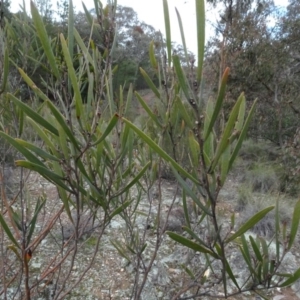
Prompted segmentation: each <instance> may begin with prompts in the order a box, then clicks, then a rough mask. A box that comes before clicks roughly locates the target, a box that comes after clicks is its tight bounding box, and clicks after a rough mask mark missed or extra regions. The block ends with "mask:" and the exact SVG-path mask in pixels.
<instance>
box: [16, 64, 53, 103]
mask: <svg viewBox="0 0 300 300" xmlns="http://www.w3.org/2000/svg"><path fill="white" fill-rule="evenodd" d="M18 71H19V73H20V75H21V76H22V78H23V79H24V81H25V82H26V83H27V85H28V86H29V87H30V88H31V89H32V90H33V91H34V93H35V94H36V95H37V96H38V97H40V98H41V99H42V100H44V101H46V100H49V98H48V97H47V96H46V95H45V94H44V93H43V92H42V90H41V89H39V88H38V87H37V86H36V84H35V83H34V82H33V81H32V80H31V78H30V77H29V76H28V75H27V74H26V73H25V72H24V71H23V70H22V69H21V68H18ZM10 97H11V96H10Z"/></svg>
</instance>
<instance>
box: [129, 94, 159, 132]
mask: <svg viewBox="0 0 300 300" xmlns="http://www.w3.org/2000/svg"><path fill="white" fill-rule="evenodd" d="M134 94H135V96H136V97H137V99H138V101H139V102H140V104H141V105H142V107H143V108H144V110H145V111H146V112H147V114H148V115H149V117H150V118H151V119H152V120H153V121H154V122H155V124H156V125H158V126H159V127H160V128H162V125H161V124H160V122H159V121H158V118H157V116H156V115H155V114H154V113H153V112H152V109H151V108H150V107H149V106H148V104H147V103H146V102H145V101H144V99H143V98H142V97H141V95H140V94H139V93H138V92H134Z"/></svg>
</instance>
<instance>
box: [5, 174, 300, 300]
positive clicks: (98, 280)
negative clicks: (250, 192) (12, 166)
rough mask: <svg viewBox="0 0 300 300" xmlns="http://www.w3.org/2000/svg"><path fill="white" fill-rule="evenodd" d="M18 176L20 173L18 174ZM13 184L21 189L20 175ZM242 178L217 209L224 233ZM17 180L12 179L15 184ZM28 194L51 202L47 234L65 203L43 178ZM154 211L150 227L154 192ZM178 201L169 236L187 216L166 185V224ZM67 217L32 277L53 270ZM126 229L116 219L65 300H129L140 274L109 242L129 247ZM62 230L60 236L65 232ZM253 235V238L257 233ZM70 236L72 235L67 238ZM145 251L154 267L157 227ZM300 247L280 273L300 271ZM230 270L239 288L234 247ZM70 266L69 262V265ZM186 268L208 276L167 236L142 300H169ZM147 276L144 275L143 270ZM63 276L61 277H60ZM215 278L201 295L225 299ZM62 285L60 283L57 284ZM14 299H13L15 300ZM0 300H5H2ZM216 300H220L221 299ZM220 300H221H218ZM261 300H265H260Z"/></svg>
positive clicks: (242, 273) (40, 252)
mask: <svg viewBox="0 0 300 300" xmlns="http://www.w3.org/2000/svg"><path fill="white" fill-rule="evenodd" d="M14 172H17V171H16V170H14ZM11 178H14V180H15V181H16V182H17V183H18V179H17V178H18V175H17V173H15V175H14V176H13V177H11ZM238 178H239V177H237V176H231V178H229V180H228V181H227V184H226V186H225V188H224V189H223V190H222V192H221V194H220V202H219V204H218V217H219V219H220V220H221V222H222V223H223V228H226V226H227V227H228V226H229V220H230V216H231V214H232V213H233V212H234V211H235V209H236V201H237V188H238V186H239V179H238ZM12 180H13V179H12ZM27 187H28V192H29V193H30V195H31V197H32V199H36V197H38V196H40V195H42V194H44V195H45V196H46V197H47V205H46V207H45V209H44V212H43V214H42V215H41V218H40V220H39V221H38V226H39V228H41V229H42V228H43V227H44V226H45V224H46V223H47V222H48V221H49V220H50V217H51V216H52V215H53V213H54V212H55V211H58V210H59V209H60V207H61V201H60V199H59V198H58V194H57V191H56V188H55V187H54V186H53V185H52V184H49V183H48V182H46V181H45V180H43V179H42V178H41V177H40V176H38V175H37V174H34V173H30V174H29V175H28V180H27ZM151 197H152V202H151V205H152V210H151V218H152V223H151V224H152V225H153V222H155V217H154V216H155V215H156V212H157V209H158V204H159V199H158V194H157V191H156V190H155V189H154V190H153V191H152V195H151ZM174 198H175V203H174V208H173V210H172V211H171V214H170V219H169V223H168V225H167V229H168V230H172V231H177V232H179V231H180V230H181V226H182V225H183V224H184V218H183V211H182V208H181V204H182V199H181V196H180V193H178V192H177V191H176V184H175V183H174V182H172V181H167V180H163V182H162V197H161V199H162V201H163V206H162V207H163V211H164V212H165V213H163V214H162V220H164V218H165V214H166V212H167V211H168V208H169V207H170V205H171V204H172V202H173V200H174ZM149 205H150V204H149V199H148V198H147V197H146V196H145V197H143V199H142V201H141V202H140V205H139V210H140V212H142V213H144V214H142V213H141V214H140V215H139V217H138V218H137V221H136V226H137V230H139V231H140V232H142V231H143V230H144V229H145V222H146V217H145V215H146V214H148V211H149ZM236 215H237V221H236V223H237V224H241V223H243V222H244V220H245V215H244V214H243V212H242V211H241V212H238V213H237V214H236ZM68 222H69V221H68V217H67V216H66V215H64V214H62V216H61V218H60V222H59V224H56V226H55V227H54V228H53V230H52V231H51V233H50V234H49V235H48V236H47V237H46V238H45V239H44V240H43V241H42V243H41V244H40V246H39V247H38V248H37V249H36V250H35V251H34V253H33V256H32V259H31V261H30V270H31V272H32V275H31V276H32V277H35V276H40V274H42V273H43V270H44V268H45V266H47V265H48V264H49V262H50V261H51V259H52V258H53V257H54V256H55V254H56V252H57V251H58V249H60V247H61V245H62V244H63V243H64V237H63V235H64V232H66V229H67V228H68V226H69V223H68ZM125 227H126V223H125V222H124V220H123V219H122V218H121V217H119V216H117V217H116V218H114V220H113V221H112V222H111V223H110V224H109V226H108V227H107V228H106V229H105V231H104V234H103V236H102V239H101V243H100V247H99V250H98V251H97V253H96V258H95V260H94V263H93V264H92V267H91V268H90V270H89V271H88V273H87V274H86V277H85V280H83V281H82V282H81V283H80V284H79V285H77V287H76V288H74V289H73V290H72V292H71V294H70V295H69V296H66V297H65V299H86V300H87V299H103V300H104V299H116V300H117V299H120V300H121V299H131V298H132V288H133V283H134V275H135V274H136V269H135V265H134V263H133V262H132V263H130V262H128V260H126V259H124V258H122V257H121V256H120V255H119V253H118V251H117V250H116V248H115V247H114V246H113V245H112V243H111V241H118V242H119V243H120V244H121V245H125V242H126V240H125V239H126V237H125ZM62 228H63V229H64V230H61V229H62ZM100 230H101V228H96V229H95V230H94V232H93V233H92V234H91V235H89V236H86V237H85V238H84V239H82V240H81V241H80V243H79V247H78V255H77V258H76V261H75V264H74V267H73V269H72V276H71V277H72V279H71V281H73V282H74V281H75V280H76V279H78V277H79V276H80V274H81V270H83V269H84V267H85V266H87V265H88V264H89V263H90V261H91V256H92V255H93V253H94V249H95V244H96V239H95V236H97V234H99V232H100ZM197 230H199V232H202V233H203V232H204V231H207V228H205V225H202V223H201V225H200V227H199V228H198V229H197ZM253 234H254V233H253ZM69 236H70V235H69ZM146 240H147V248H146V250H145V252H144V258H145V264H146V267H147V264H148V263H149V262H150V260H151V258H152V255H153V253H154V251H155V247H156V234H155V226H154V227H153V226H150V227H149V228H148V229H147V231H146ZM298 246H299V243H298V241H297V244H296V246H295V247H294V248H293V249H292V252H291V253H289V254H288V255H287V256H286V258H285V260H284V263H283V267H282V272H293V271H295V270H296V269H297V268H298V267H299V266H300V253H299V250H298V249H299V248H298ZM228 253H229V256H228V257H229V259H228V260H229V264H230V265H231V266H232V268H233V273H234V274H235V275H236V276H237V281H238V282H239V283H240V282H242V280H243V279H244V278H246V276H247V270H246V266H245V263H244V260H243V258H242V256H241V254H240V252H239V251H238V247H237V246H236V245H235V244H232V245H231V246H230V247H229V249H228ZM68 263H70V262H68V261H66V264H68ZM186 264H188V266H189V268H190V269H191V270H196V269H198V270H201V269H202V270H204V271H205V270H206V266H205V259H204V257H203V256H202V255H199V254H197V253H194V252H193V251H191V250H187V249H186V248H184V247H181V246H180V245H178V244H175V243H174V242H173V241H172V240H171V239H170V238H169V237H168V236H167V235H166V236H164V238H163V240H162V244H161V246H160V248H159V251H158V254H157V257H156V258H155V260H154V263H153V267H152V269H151V271H150V274H149V276H148V280H147V282H146V285H145V288H144V291H143V293H142V296H141V299H143V300H155V299H171V298H172V295H174V294H175V292H176V290H178V288H179V287H183V286H185V284H186V283H187V281H188V278H189V276H188V275H187V273H186V272H185V270H184V269H183V267H182V265H186ZM213 267H214V268H215V270H218V263H213ZM139 271H140V272H141V275H143V272H144V271H143V270H142V269H141V270H139ZM62 273H63V271H62ZM217 273H218V271H216V274H213V273H212V272H210V273H209V274H208V273H206V275H207V281H206V282H204V283H203V286H202V287H201V289H200V290H201V291H202V292H205V291H207V290H209V289H212V282H215V283H214V284H213V291H214V292H215V294H217V295H220V296H221V295H222V285H221V284H220V283H218V282H217V280H216V278H217V277H218V275H219V274H217ZM58 284H59V282H58ZM53 285H54V284H49V285H48V287H47V288H46V289H45V290H44V291H43V292H41V293H40V294H39V295H38V296H37V297H36V298H35V299H52V297H51V290H53V289H54V286H53ZM228 290H229V292H234V286H233V285H232V284H230V285H229V287H228ZM185 296H186V297H188V296H191V293H190V292H187V293H185ZM267 296H268V297H269V298H270V299H273V300H280V299H286V300H287V299H300V285H299V284H298V283H297V284H294V285H293V286H292V287H290V288H287V289H276V290H272V291H269V292H268V294H267ZM14 297H15V298H14ZM1 299H2V298H1ZM8 299H19V298H18V293H17V292H16V290H15V288H14V287H11V288H9V289H8ZM201 299H205V300H206V299H211V298H210V297H207V296H203V297H202V298H201ZM217 299H218V298H217ZM220 299H221V298H220ZM230 299H260V298H259V297H258V296H255V295H252V294H251V293H250V292H249V293H245V294H244V295H239V296H234V297H231V298H230ZM261 299H262V298H261Z"/></svg>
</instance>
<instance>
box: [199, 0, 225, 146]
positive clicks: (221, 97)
mask: <svg viewBox="0 0 300 300" xmlns="http://www.w3.org/2000/svg"><path fill="white" fill-rule="evenodd" d="M200 1H203V0H200ZM228 75H229V68H227V69H226V70H225V72H224V74H223V77H222V81H221V86H220V89H219V94H218V97H217V102H216V105H215V108H214V112H213V115H212V117H211V120H210V123H209V125H208V128H207V131H206V133H205V136H204V141H205V140H206V139H207V138H208V136H209V134H210V133H211V130H212V129H213V127H214V125H215V122H216V120H217V117H218V115H219V113H220V111H221V108H222V106H223V100H224V96H225V90H226V84H227V80H228Z"/></svg>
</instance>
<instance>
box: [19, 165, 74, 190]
mask: <svg viewBox="0 0 300 300" xmlns="http://www.w3.org/2000/svg"><path fill="white" fill-rule="evenodd" d="M15 163H16V165H17V166H19V167H24V168H26V169H30V170H33V171H35V172H38V173H39V174H41V175H42V176H43V177H44V178H46V179H47V180H49V181H50V182H52V183H54V184H55V185H59V186H61V187H62V188H63V189H65V190H67V191H69V192H72V190H71V189H70V188H69V187H67V186H66V185H65V184H64V183H63V182H62V180H64V178H63V177H62V176H60V175H58V174H56V173H54V172H52V171H50V170H49V169H47V168H45V167H42V166H41V165H38V164H35V163H32V162H29V161H26V160H17V161H16V162H15Z"/></svg>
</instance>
